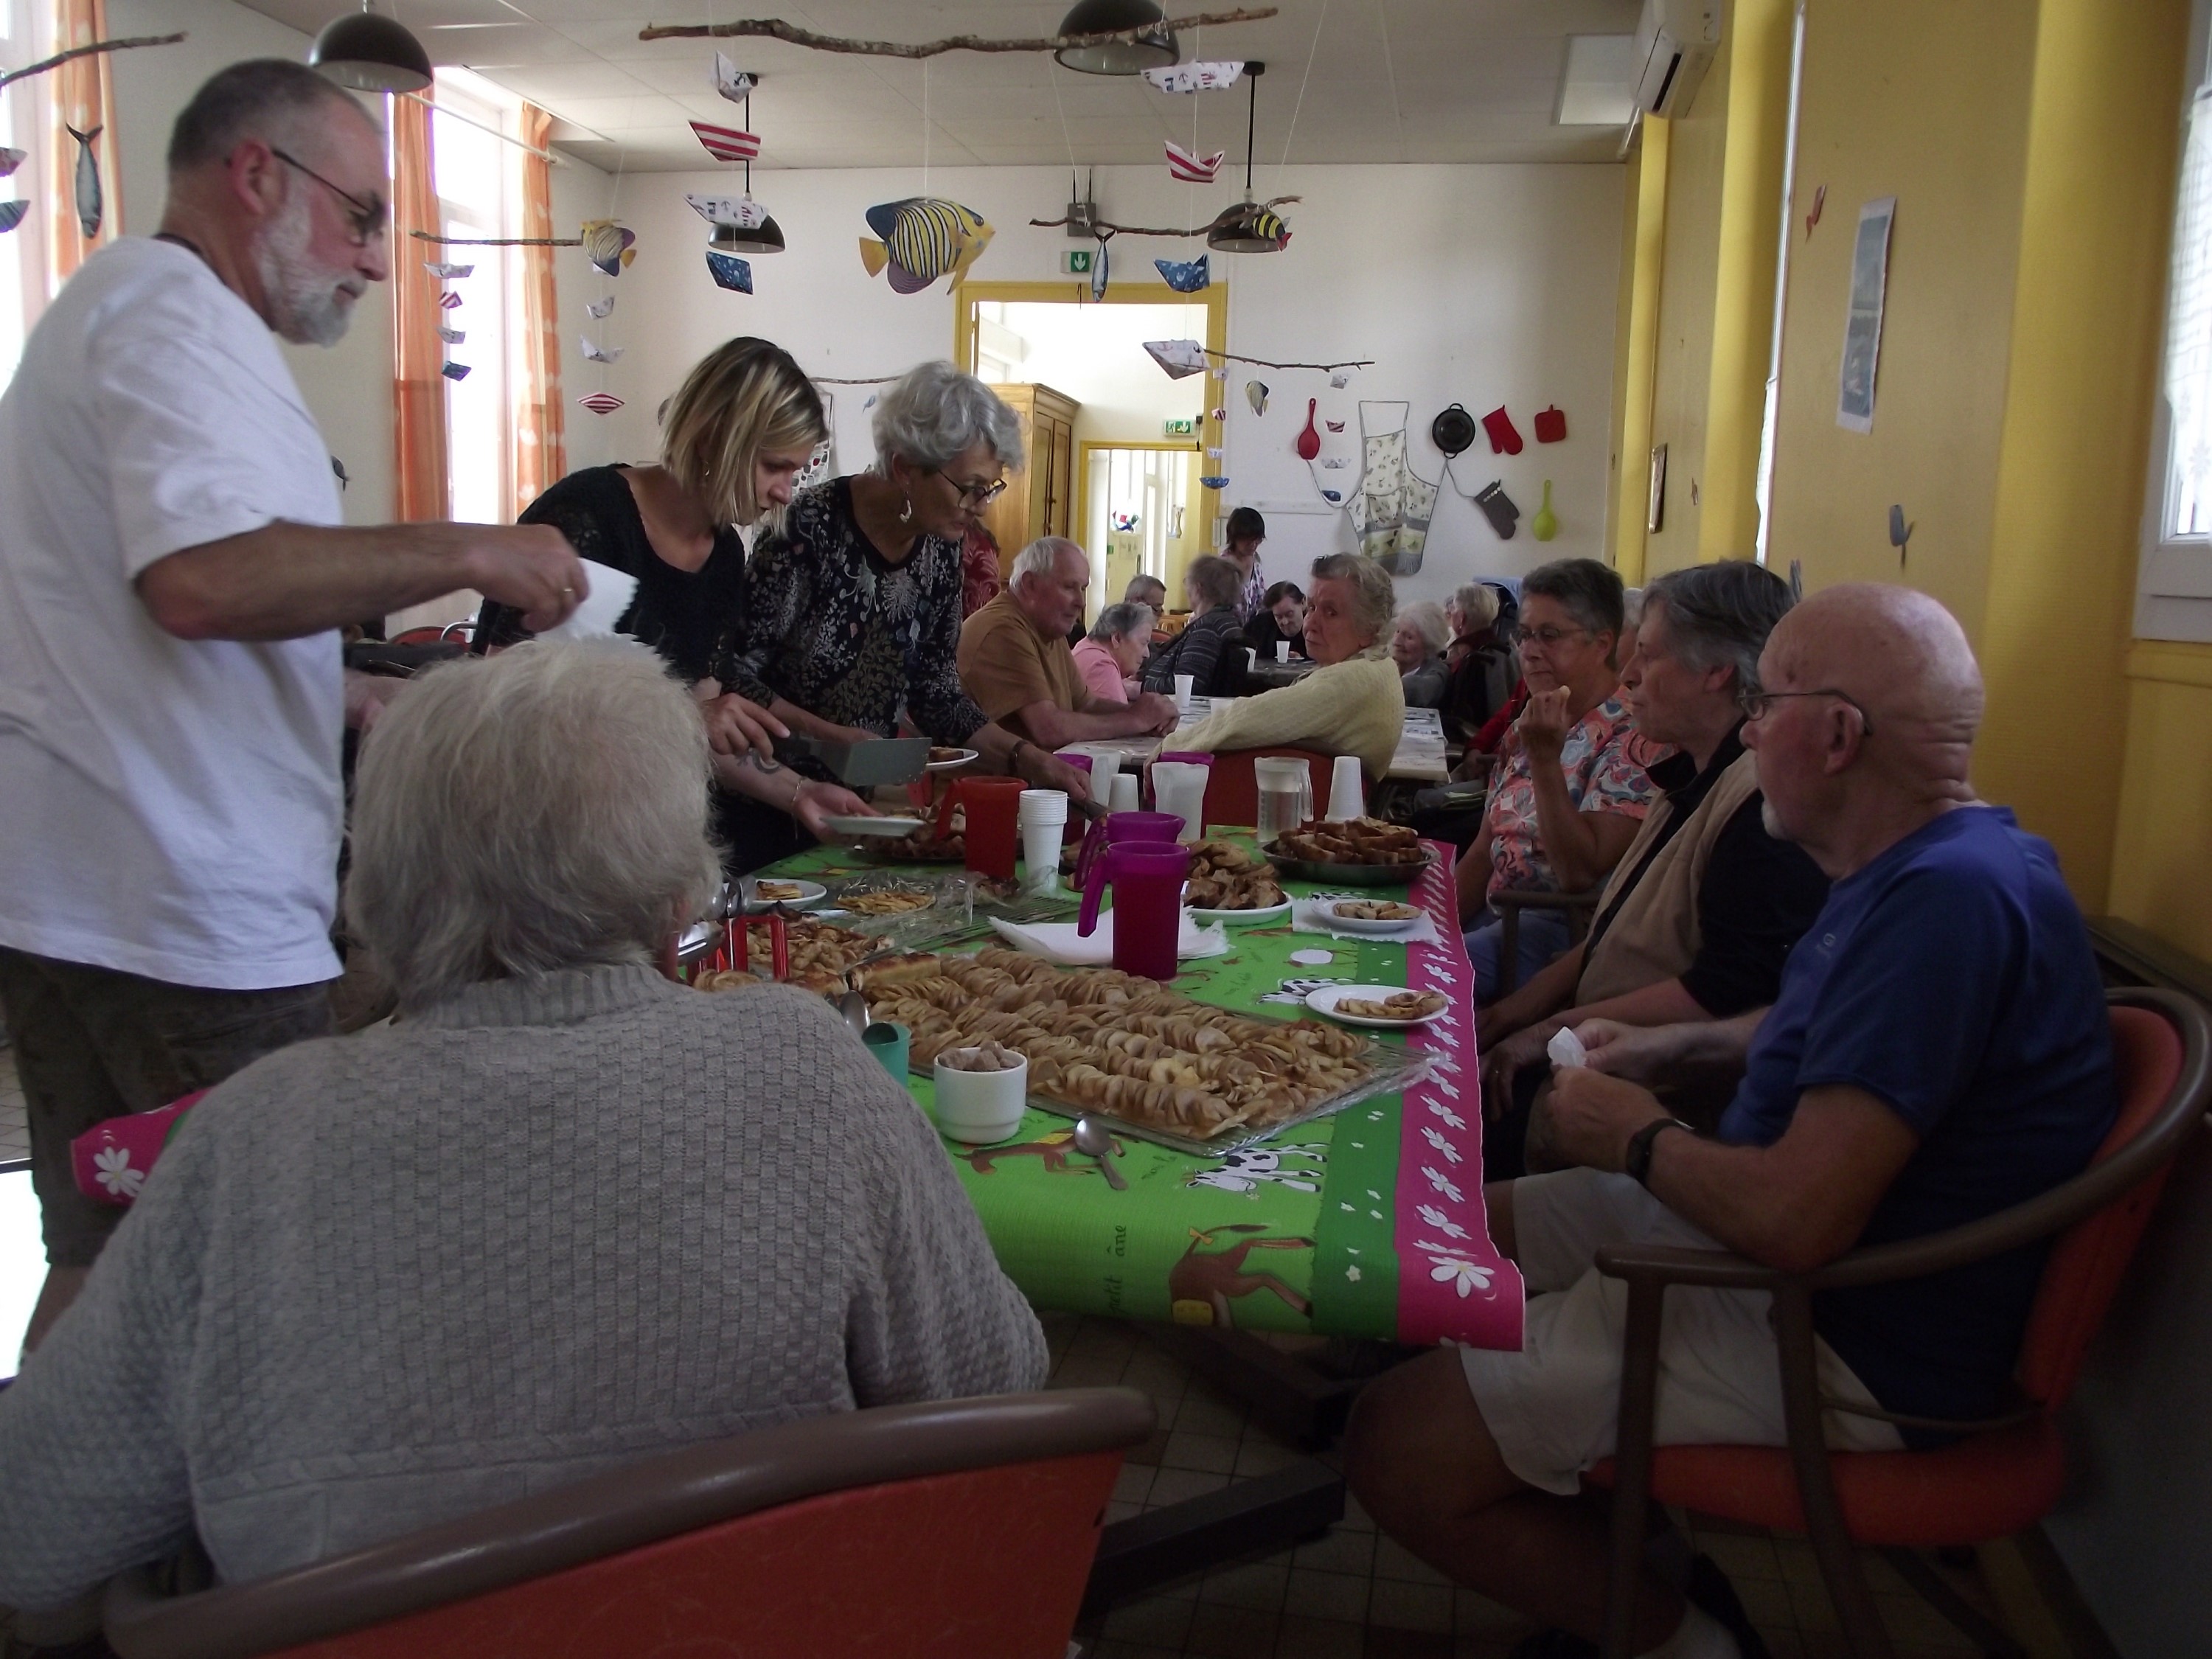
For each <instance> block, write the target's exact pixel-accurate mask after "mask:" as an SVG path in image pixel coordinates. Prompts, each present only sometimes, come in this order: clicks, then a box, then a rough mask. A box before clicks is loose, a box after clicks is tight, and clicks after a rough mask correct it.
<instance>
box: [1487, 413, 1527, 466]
mask: <svg viewBox="0 0 2212 1659" xmlns="http://www.w3.org/2000/svg"><path fill="white" fill-rule="evenodd" d="M1482 429H1483V430H1484V431H1485V432H1486V433H1487V434H1489V435H1490V453H1492V454H1493V455H1518V454H1519V453H1521V451H1522V447H1523V446H1522V442H1521V434H1520V431H1519V430H1518V429H1517V428H1516V427H1515V426H1514V424H1513V417H1512V416H1510V415H1508V414H1507V413H1506V412H1505V405H1504V404H1498V407H1497V408H1495V409H1493V410H1491V411H1490V413H1489V414H1487V415H1486V416H1483V417H1482Z"/></svg>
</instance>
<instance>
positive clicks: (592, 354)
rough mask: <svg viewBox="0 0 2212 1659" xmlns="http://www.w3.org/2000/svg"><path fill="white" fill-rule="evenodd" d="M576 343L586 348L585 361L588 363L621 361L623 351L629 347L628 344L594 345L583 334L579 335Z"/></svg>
mask: <svg viewBox="0 0 2212 1659" xmlns="http://www.w3.org/2000/svg"><path fill="white" fill-rule="evenodd" d="M576 343H577V344H578V345H580V346H581V347H583V348H584V361H585V362H587V363H615V362H621V361H622V355H623V352H625V351H627V350H629V347H628V346H612V347H609V346H598V345H593V344H592V343H591V342H590V341H589V340H586V339H585V338H584V337H582V336H581V335H579V336H578V337H577V339H576Z"/></svg>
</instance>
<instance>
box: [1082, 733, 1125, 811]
mask: <svg viewBox="0 0 2212 1659" xmlns="http://www.w3.org/2000/svg"><path fill="white" fill-rule="evenodd" d="M1085 752H1087V753H1088V754H1089V755H1090V757H1091V799H1093V800H1104V799H1106V798H1107V797H1108V796H1109V795H1110V794H1112V793H1114V779H1115V775H1116V774H1118V773H1119V772H1120V771H1121V750H1118V749H1108V748H1104V747H1103V746H1102V747H1100V748H1097V749H1092V750H1086V751H1085Z"/></svg>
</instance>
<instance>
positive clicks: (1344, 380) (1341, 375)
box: [1328, 368, 1352, 392]
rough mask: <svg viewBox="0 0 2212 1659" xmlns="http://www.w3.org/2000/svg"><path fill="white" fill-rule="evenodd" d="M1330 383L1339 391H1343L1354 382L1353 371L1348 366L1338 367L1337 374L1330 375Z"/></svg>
mask: <svg viewBox="0 0 2212 1659" xmlns="http://www.w3.org/2000/svg"><path fill="white" fill-rule="evenodd" d="M1328 383H1329V384H1330V385H1331V386H1334V387H1335V388H1336V389H1337V390H1338V391H1339V392H1341V391H1343V390H1344V388H1345V387H1346V386H1350V385H1351V384H1352V371H1351V370H1350V369H1348V368H1340V369H1338V370H1337V371H1336V373H1335V374H1332V375H1330V376H1329V377H1328Z"/></svg>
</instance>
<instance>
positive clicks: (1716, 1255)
mask: <svg viewBox="0 0 2212 1659" xmlns="http://www.w3.org/2000/svg"><path fill="white" fill-rule="evenodd" d="M1597 1269H1598V1271H1599V1272H1600V1273H1603V1274H1604V1275H1605V1276H1606V1277H1607V1278H1608V1279H1626V1280H1627V1281H1628V1282H1629V1283H1631V1284H1632V1285H1635V1284H1642V1285H1708V1286H1711V1287H1714V1288H1717V1289H1723V1290H1751V1291H1771V1290H1775V1289H1777V1288H1778V1287H1779V1286H1780V1285H1782V1283H1783V1282H1784V1279H1787V1278H1788V1277H1789V1275H1788V1274H1786V1273H1783V1272H1781V1271H1780V1270H1779V1269H1778V1268H1774V1267H1760V1266H1759V1263H1757V1262H1756V1261H1751V1260H1749V1259H1748V1258H1747V1257H1745V1256H1740V1255H1735V1254H1734V1253H1733V1252H1731V1251H1728V1250H1689V1249H1681V1248H1680V1247H1679V1246H1676V1245H1670V1244H1607V1245H1605V1246H1603V1247H1602V1248H1601V1249H1599V1251H1598V1253H1597Z"/></svg>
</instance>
